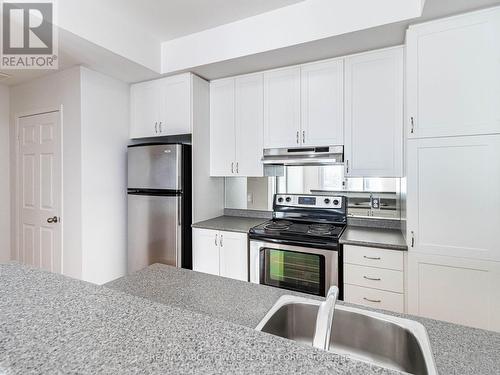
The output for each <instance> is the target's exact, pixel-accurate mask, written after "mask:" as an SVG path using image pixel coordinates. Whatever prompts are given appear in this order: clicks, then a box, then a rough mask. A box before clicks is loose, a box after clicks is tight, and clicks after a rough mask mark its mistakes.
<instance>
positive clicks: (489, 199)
mask: <svg viewBox="0 0 500 375" xmlns="http://www.w3.org/2000/svg"><path fill="white" fill-rule="evenodd" d="M499 171H500V135H485V136H474V137H470V136H467V137H449V138H425V139H416V140H410V141H408V201H407V211H408V223H407V238H408V240H409V244H410V250H411V251H417V252H420V253H427V254H434V255H445V256H451V257H462V258H474V259H480V260H490V261H500V247H499V241H498V229H499V228H500V193H499V192H500V173H499Z"/></svg>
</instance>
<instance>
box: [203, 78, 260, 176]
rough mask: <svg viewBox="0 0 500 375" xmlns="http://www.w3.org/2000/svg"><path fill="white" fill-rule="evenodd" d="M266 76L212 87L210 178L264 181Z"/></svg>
mask: <svg viewBox="0 0 500 375" xmlns="http://www.w3.org/2000/svg"><path fill="white" fill-rule="evenodd" d="M263 96H264V88H263V75H262V74H252V75H245V76H241V77H236V78H228V79H222V80H217V81H212V82H211V83H210V175H211V176H214V177H217V176H218V177H220V176H226V177H228V176H240V177H262V176H263V173H264V171H263V166H262V161H261V159H262V150H263V147H262V138H263V121H264V117H263V116H264V115H263V111H264V109H263V107H264V102H263Z"/></svg>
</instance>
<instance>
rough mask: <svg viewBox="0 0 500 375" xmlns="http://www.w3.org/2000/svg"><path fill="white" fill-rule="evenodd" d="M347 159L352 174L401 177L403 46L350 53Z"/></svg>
mask: <svg viewBox="0 0 500 375" xmlns="http://www.w3.org/2000/svg"><path fill="white" fill-rule="evenodd" d="M345 69H346V83H345V85H346V98H345V150H344V152H345V159H346V173H347V175H348V176H352V177H400V176H401V174H402V164H403V153H402V149H403V95H404V83H403V81H404V72H403V70H404V54H403V47H398V48H391V49H387V50H382V51H376V52H370V53H366V54H362V55H357V56H353V57H348V58H346V61H345Z"/></svg>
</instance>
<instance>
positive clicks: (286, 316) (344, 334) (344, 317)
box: [256, 296, 437, 375]
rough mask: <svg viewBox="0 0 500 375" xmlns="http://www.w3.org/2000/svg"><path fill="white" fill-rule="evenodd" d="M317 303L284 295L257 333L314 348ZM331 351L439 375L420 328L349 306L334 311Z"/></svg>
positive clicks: (427, 340)
mask: <svg viewBox="0 0 500 375" xmlns="http://www.w3.org/2000/svg"><path fill="white" fill-rule="evenodd" d="M320 304H321V301H317V300H312V299H307V298H300V297H293V296H283V297H281V298H280V299H279V300H278V301H277V302H276V304H275V305H274V306H273V307H272V308H271V310H269V312H268V313H267V314H266V316H265V317H264V319H262V321H261V322H260V323H259V325H258V326H257V328H256V330H258V331H262V332H267V333H270V334H273V335H276V336H280V337H284V338H287V339H290V340H294V341H297V342H301V343H304V344H307V345H312V343H313V339H314V333H315V326H316V316H317V313H318V309H319V306H320ZM329 351H331V352H335V353H339V354H343V355H347V356H350V357H353V358H355V359H358V360H361V361H365V362H368V363H371V364H375V365H379V366H382V367H386V368H390V369H393V370H399V371H404V372H408V373H410V374H428V375H433V374H434V375H435V374H437V369H436V365H435V362H434V357H433V355H432V351H431V347H430V343H429V337H428V335H427V331H426V329H425V328H424V326H423V325H421V324H420V323H417V322H415V321H412V320H408V319H402V318H398V317H394V316H390V315H385V314H380V313H375V312H371V311H366V310H361V309H357V308H353V307H348V306H342V305H337V306H335V312H334V316H333V324H332V333H331V339H330V345H329Z"/></svg>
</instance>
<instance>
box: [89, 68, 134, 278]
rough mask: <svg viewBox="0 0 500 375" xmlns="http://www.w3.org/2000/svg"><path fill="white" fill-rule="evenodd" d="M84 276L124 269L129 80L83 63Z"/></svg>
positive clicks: (108, 275)
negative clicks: (108, 74)
mask: <svg viewBox="0 0 500 375" xmlns="http://www.w3.org/2000/svg"><path fill="white" fill-rule="evenodd" d="M81 79H82V80H81V89H82V249H83V251H82V255H83V262H82V263H83V266H82V278H83V279H84V280H86V281H90V282H94V283H97V284H103V283H105V282H108V281H111V280H113V279H116V278H118V277H121V276H123V275H125V273H126V264H127V262H126V260H127V258H126V257H127V253H126V251H127V192H126V186H127V182H126V178H127V173H126V170H127V159H126V155H127V144H128V131H129V126H128V122H129V116H128V113H129V85H127V84H125V83H123V82H120V81H117V80H114V79H112V78H110V77H107V76H105V75H103V74H100V73H96V72H94V71H92V70H89V69H86V68H82V70H81Z"/></svg>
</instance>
